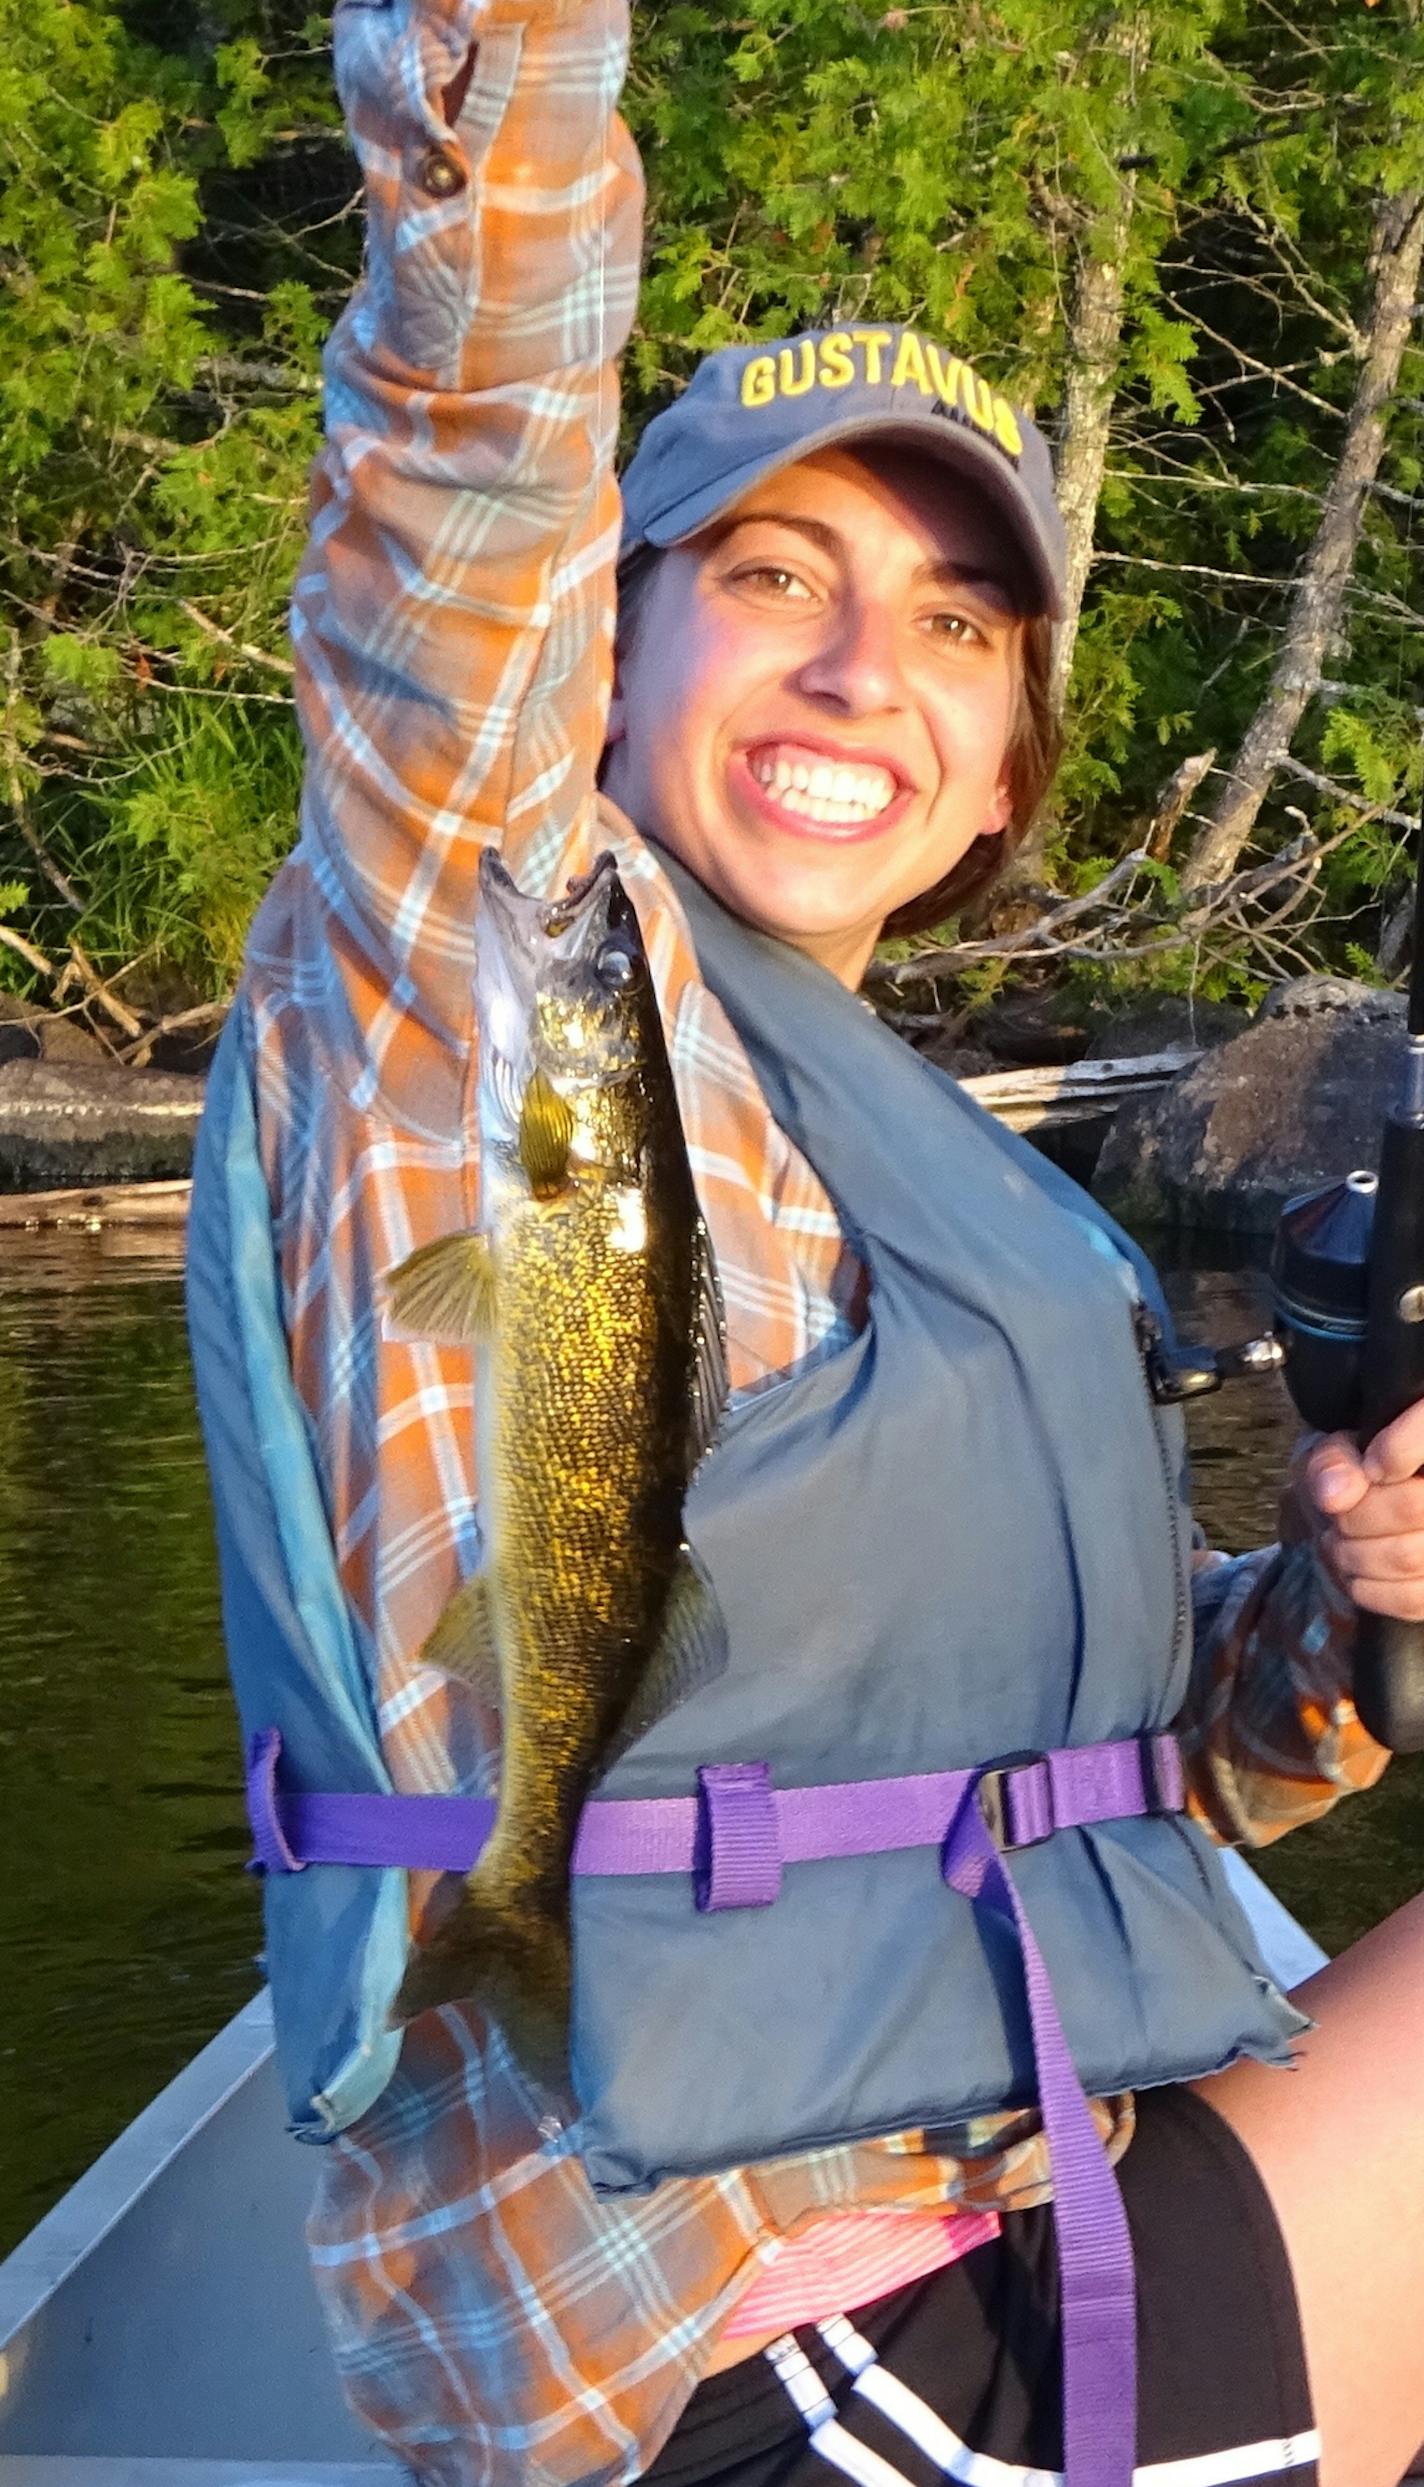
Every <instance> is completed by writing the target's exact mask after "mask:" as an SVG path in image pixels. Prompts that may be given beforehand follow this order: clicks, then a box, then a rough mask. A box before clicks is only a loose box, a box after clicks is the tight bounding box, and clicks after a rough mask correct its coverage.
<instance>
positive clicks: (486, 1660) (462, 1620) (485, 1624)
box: [420, 1572, 499, 1701]
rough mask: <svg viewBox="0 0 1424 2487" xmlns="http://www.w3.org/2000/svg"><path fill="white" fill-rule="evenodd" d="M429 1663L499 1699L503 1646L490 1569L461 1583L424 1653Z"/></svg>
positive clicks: (424, 1658) (491, 1697)
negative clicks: (496, 1622)
mask: <svg viewBox="0 0 1424 2487" xmlns="http://www.w3.org/2000/svg"><path fill="white" fill-rule="evenodd" d="M420 1655H421V1657H422V1659H423V1660H424V1661H425V1663H426V1665H427V1666H432V1667H439V1668H440V1670H441V1672H442V1673H443V1674H445V1675H458V1676H459V1678H460V1680H461V1682H462V1683H464V1684H472V1685H473V1686H474V1688H475V1691H476V1692H478V1693H483V1694H484V1696H485V1698H486V1699H487V1700H489V1701H497V1700H498V1699H499V1648H498V1645H497V1643H496V1641H495V1632H494V1608H493V1601H492V1599H491V1597H490V1584H489V1574H488V1572H475V1573H473V1574H472V1575H471V1577H470V1579H468V1580H464V1581H462V1582H461V1583H460V1586H459V1588H458V1589H457V1590H456V1592H455V1594H454V1596H453V1597H452V1599H451V1600H450V1603H449V1605H448V1606H447V1607H446V1609H445V1612H444V1614H443V1615H442V1616H441V1618H440V1621H439V1622H438V1623H437V1625H436V1627H435V1629H434V1631H433V1632H432V1633H431V1635H430V1638H429V1640H428V1641H427V1642H426V1643H425V1646H424V1648H423V1649H422V1650H421V1653H420Z"/></svg>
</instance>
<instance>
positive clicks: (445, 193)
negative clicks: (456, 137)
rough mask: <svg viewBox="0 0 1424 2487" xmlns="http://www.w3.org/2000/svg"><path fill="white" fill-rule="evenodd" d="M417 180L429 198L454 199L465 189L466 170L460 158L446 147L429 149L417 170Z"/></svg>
mask: <svg viewBox="0 0 1424 2487" xmlns="http://www.w3.org/2000/svg"><path fill="white" fill-rule="evenodd" d="M415 178H416V180H417V181H418V182H419V184H420V186H421V189H422V190H423V191H424V192H425V194H426V197H427V198H431V199H453V197H454V196H455V193H456V191H457V190H463V189H464V187H465V168H464V166H463V164H462V163H461V162H460V160H459V158H458V156H455V155H452V154H451V153H450V152H449V150H448V149H447V148H445V147H427V148H426V150H425V153H424V155H423V156H422V157H421V159H420V162H419V163H418V164H417V166H416V168H415Z"/></svg>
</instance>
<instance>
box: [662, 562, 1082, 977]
mask: <svg viewBox="0 0 1424 2487" xmlns="http://www.w3.org/2000/svg"><path fill="white" fill-rule="evenodd" d="M661 559H662V554H661V552H660V551H659V550H658V549H657V548H656V547H655V546H653V545H651V544H640V545H639V547H638V549H637V551H636V552H635V553H634V554H633V556H632V558H631V560H629V561H628V562H626V563H625V564H624V567H623V569H622V571H621V573H620V575H619V580H618V621H617V627H616V630H615V634H614V643H613V644H614V652H615V656H616V658H617V659H618V660H619V661H621V660H622V659H623V658H625V657H626V656H627V655H628V653H629V652H630V650H631V649H632V646H633V643H634V640H635V639H636V637H637V634H638V627H639V622H640V619H641V616H642V610H643V607H644V605H645V603H646V602H647V596H648V590H649V588H650V587H651V585H652V582H653V579H654V577H655V575H656V573H657V568H658V564H659V562H660V561H661ZM1052 678H1053V624H1052V623H1051V622H1050V621H1049V620H1048V618H1047V616H1046V615H1045V614H1041V613H1032V614H1028V615H1026V616H1025V617H1024V620H1023V623H1022V637H1021V639H1020V642H1019V691H1018V708H1017V714H1016V715H1015V718H1014V724H1013V731H1012V733H1011V734H1010V736H1009V749H1008V777H1009V820H1008V826H1007V828H1004V829H998V830H995V831H993V832H992V833H991V834H990V835H988V836H985V837H982V838H976V839H975V841H974V844H973V845H972V846H971V847H970V848H969V850H968V852H967V853H966V854H963V855H961V856H960V858H959V861H958V863H957V864H956V865H955V867H954V870H953V871H952V872H947V873H946V874H945V876H944V878H943V880H942V881H936V882H935V884H934V887H933V888H932V889H927V890H924V891H923V892H922V893H921V895H920V896H919V897H918V898H911V899H909V900H907V902H906V904H905V905H904V906H903V907H897V908H896V909H895V912H894V914H893V915H890V916H887V917H886V919H885V925H884V931H885V933H886V934H887V935H894V934H897V933H923V932H927V931H928V930H929V929H930V927H931V926H932V925H935V924H942V923H943V922H944V921H945V919H946V917H948V916H951V915H958V914H959V913H961V911H962V910H963V909H964V908H965V907H967V906H968V905H969V903H970V900H971V899H974V898H979V897H981V896H982V895H983V893H984V892H985V891H986V890H987V889H989V888H991V887H992V885H993V883H994V882H995V881H996V880H997V879H998V878H999V875H1000V873H1002V872H1003V871H1004V870H1005V868H1006V866H1007V865H1008V864H1009V863H1011V862H1012V860H1013V857H1014V855H1015V853H1016V852H1017V850H1018V848H1019V847H1020V845H1021V844H1022V843H1023V840H1024V838H1025V837H1026V836H1027V835H1028V832H1029V830H1030V828H1031V827H1032V826H1033V822H1034V820H1035V818H1036V816H1037V814H1038V810H1039V806H1040V805H1041V803H1042V802H1043V799H1044V797H1045V795H1046V794H1047V792H1048V789H1049V787H1050V786H1051V785H1052V783H1053V779H1054V774H1055V772H1056V770H1057V767H1058V761H1059V756H1060V754H1061V752H1062V748H1063V736H1062V732H1061V730H1060V727H1059V722H1058V718H1057V715H1056V714H1055V711H1054V707H1053V696H1052V690H1051V684H1052Z"/></svg>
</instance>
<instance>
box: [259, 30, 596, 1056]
mask: <svg viewBox="0 0 1424 2487" xmlns="http://www.w3.org/2000/svg"><path fill="white" fill-rule="evenodd" d="M335 44H336V69H337V80H338V84H339V87H340V91H341V96H342V101H343V104H344V106H345V110H346V114H347V118H348V122H349V125H350V128H351V132H352V137H353V140H354V143H355V146H356V149H357V153H358V155H359V157H360V160H361V167H362V172H363V175H364V180H365V190H366V204H367V219H368V242H367V264H366V272H365V276H364V279H363V282H362V284H361V285H360V287H359V289H358V291H357V292H356V294H355V296H354V298H353V300H352V301H351V303H350V305H349V306H348V308H347V310H346V312H345V314H344V315H343V317H342V319H341V320H340V322H339V324H338V326H337V328H336V330H335V332H334V334H333V336H332V338H331V341H330V344H329V346H328V348H327V354H326V386H327V398H326V431H327V444H326V448H325V451H324V454H323V456H322V458H321V459H320V461H319V463H318V466H317V470H316V477H315V486H314V493H313V502H312V528H311V541H310V546H309V549H308V553H307V557H306V560H305V562H304V564H303V567H302V570H301V574H300V576H299V578H298V582H297V588H296V594H295V599H294V603H293V614H292V632H293V645H294V649H295V655H296V661H297V697H298V704H299V710H300V715H301V721H302V728H303V733H304V736H305V739H306V746H307V760H308V767H307V785H306V797H305V806H304V816H303V847H302V851H301V856H300V857H299V859H298V872H299V876H300V865H301V862H302V860H304V861H305V864H306V867H307V874H306V876H301V877H305V878H306V879H307V883H308V886H307V891H306V896H307V899H308V900H309V901H311V900H314V901H315V902H316V915H317V918H318V919H319V917H320V914H321V912H322V911H323V910H328V911H329V913H330V917H331V919H332V921H331V924H330V927H329V936H330V943H331V948H332V949H333V950H334V951H335V953H336V955H337V957H338V959H339V960H340V961H341V964H342V974H343V981H344V982H345V983H346V984H347V987H348V994H349V995H350V996H351V998H352V1002H353V1008H352V1012H351V1014H350V1016H349V1018H348V1025H349V1026H351V1027H352V1029H353V1033H356V1034H357V1035H358V1042H363V1043H364V1044H365V1045H366V1046H367V1047H368V1048H369V1049H373V1050H375V1051H376V1053H377V1057H378V1058H377V1059H376V1060H375V1061H374V1062H369V1063H368V1064H367V1066H366V1067H367V1069H368V1071H369V1072H370V1073H371V1074H373V1075H374V1077H375V1078H376V1080H377V1081H379V1080H380V1079H381V1076H382V1064H381V1061H380V1059H379V1051H380V1042H381V1037H380V1032H381V1030H382V1028H383V1026H385V1025H386V1024H387V1023H388V1021H389V1019H390V1017H391V1012H390V1010H389V1007H388V1006H386V1007H383V1006H382V997H389V996H392V995H393V996H395V997H396V998H397V1004H398V1010H399V1013H400V1014H402V1015H404V1014H408V1013H410V1012H412V1011H413V1012H414V1013H415V1014H416V1015H417V1016H418V1017H419V1018H420V1019H421V1020H422V1021H423V1022H424V1026H425V1030H426V1032H427V1034H428V1035H429V1036H431V1037H434V1038H435V1039H436V1041H437V1042H439V1041H441V1040H443V1041H444V1042H446V1043H448V1044H451V1045H457V1046H463V1044H464V1043H465V1041H466V1039H467V1037H468V1033H469V1027H470V1011H471V965H472V918H473V911H474V893H475V869H476V861H477V853H478V848H479V846H480V845H481V844H487V843H491V842H495V841H499V842H501V843H502V844H503V845H504V848H505V850H506V854H507V858H508V860H509V862H510V865H511V868H512V869H513V870H514V872H515V873H516V875H517V876H518V877H519V878H521V879H523V880H524V881H526V882H528V883H530V884H533V885H539V884H541V883H542V884H543V885H546V886H547V885H550V884H552V883H553V882H555V881H556V880H559V879H561V878H562V877H563V876H564V874H565V873H566V872H567V871H568V870H570V869H574V868H577V866H578V865H579V864H580V863H581V861H582V860H583V855H582V848H581V841H582V839H583V836H584V833H585V828H586V823H587V821H588V819H589V816H590V813H591V807H592V800H593V793H594V773H595V770H596V767H597V763H598V757H599V752H600V748H601V743H602V731H603V715H604V704H605V699H606V691H607V668H608V647H609V640H610V630H611V618H612V606H613V565H614V560H615V556H616V551H617V523H618V503H617V494H616V489H615V486H614V482H613V473H612V458H613V448H614V437H615V429H616V419H617V402H618V401H617V386H616V379H615V374H614V362H613V358H614V357H615V356H616V354H617V353H618V351H619V349H620V348H621V346H622V344H623V342H624V340H625V338H626V334H627V330H628V326H629V323H630V320H631V316H632V308H633V302H634V297H635V289H636V280H637V260H638V244H639V232H640V207H641V187H640V181H639V174H638V165H637V158H636V155H635V154H634V151H633V148H632V144H631V141H630V140H629V138H628V136H627V133H626V131H625V130H624V129H623V127H622V125H621V123H620V122H619V120H618V118H617V115H616V109H615V107H616V102H617V97H618V92H619V88H620V84H621V80H622V76H623V70H624V64H625V57H626V24H625V11H624V8H623V6H622V0H341V5H340V6H339V7H338V8H337V11H336V26H335ZM279 887H280V885H279ZM274 897H276V893H274ZM277 904H278V906H279V907H280V905H281V900H280V899H278V900H277ZM302 912H303V914H304V915H305V916H306V919H307V924H308V928H309V932H310V931H311V930H312V929H315V928H314V926H313V917H312V914H311V912H310V911H309V908H308V907H303V910H302ZM286 929H287V933H288V937H290V933H291V930H292V927H291V924H290V921H289V923H288V926H287V928H286ZM262 930H263V928H262V927H261V926H260V925H259V928H258V935H257V940H256V943H255V945H254V946H255V950H256V951H257V952H260V951H261V949H262V947H263V939H262ZM278 946H279V947H281V948H286V947H287V943H286V942H285V941H284V942H282V943H280V944H279V945H278ZM298 946H299V947H309V946H310V944H309V942H308V943H303V944H299V945H298ZM289 955H290V952H289Z"/></svg>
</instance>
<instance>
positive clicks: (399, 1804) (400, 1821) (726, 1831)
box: [247, 1727, 1183, 1908]
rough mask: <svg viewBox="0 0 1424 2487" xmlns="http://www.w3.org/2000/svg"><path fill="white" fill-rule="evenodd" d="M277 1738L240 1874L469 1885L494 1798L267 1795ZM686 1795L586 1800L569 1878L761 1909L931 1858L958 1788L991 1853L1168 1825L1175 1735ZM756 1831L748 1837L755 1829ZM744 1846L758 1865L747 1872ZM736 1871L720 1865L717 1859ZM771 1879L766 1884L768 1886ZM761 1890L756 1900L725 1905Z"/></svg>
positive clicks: (263, 1747)
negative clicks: (797, 1881)
mask: <svg viewBox="0 0 1424 2487" xmlns="http://www.w3.org/2000/svg"><path fill="white" fill-rule="evenodd" d="M281 1752H282V1739H281V1737H280V1735H279V1734H278V1732H277V1730H276V1728H274V1727H269V1728H264V1729H263V1730H262V1731H261V1732H260V1733H259V1734H258V1735H256V1736H254V1737H253V1739H252V1744H251V1747H250V1750H249V1753H248V1771H247V1808H248V1815H249V1818H250V1820H251V1823H252V1839H253V1848H254V1856H253V1864H254V1865H255V1866H256V1867H258V1868H259V1869H260V1870H262V1871H265V1872H267V1873H295V1872H297V1871H298V1870H299V1869H300V1868H301V1867H302V1866H304V1865H403V1866H408V1867H411V1868H417V1869H419V1868H423V1869H425V1870H426V1871H427V1872H432V1873H453V1874H468V1872H469V1871H470V1868H471V1867H472V1866H473V1865H474V1863H475V1860H476V1858H477V1857H478V1856H479V1853H480V1850H481V1849H482V1848H483V1846H484V1844H485V1842H486V1840H487V1839H488V1838H489V1835H490V1832H491V1830H492V1829H493V1827H494V1816H495V1805H494V1799H493V1798H492V1797H480V1796H379V1795H370V1796H326V1795H320V1794H309V1793H306V1792H305V1791H302V1790H294V1789H291V1788H284V1787H281V1786H280V1785H279V1784H278V1775H277V1774H278V1765H279V1763H280V1760H281ZM698 1780H699V1784H700V1788H701V1793H700V1795H698V1796H650V1797H634V1798H623V1797H612V1798H596V1799H595V1800H594V1801H593V1802H592V1803H591V1804H588V1805H585V1807H584V1810H583V1815H582V1818H581V1820H580V1822H579V1830H578V1838H577V1840H576V1841H575V1843H574V1860H573V1862H574V1872H575V1873H576V1874H694V1873H696V1874H697V1875H698V1876H699V1877H702V1878H705V1880H706V1883H707V1887H708V1889H709V1890H710V1891H712V1892H713V1893H714V1894H715V1896H714V1897H712V1898H710V1899H709V1900H707V1901H705V1902H704V1903H703V1905H704V1906H708V1907H712V1908H726V1907H738V1906H742V1907H746V1906H750V1907H761V1906H765V1905H766V1902H767V1900H770V1899H774V1898H775V1896H776V1890H775V1881H774V1878H773V1874H772V1867H773V1864H778V1865H803V1864H807V1863H809V1862H811V1861H812V1860H813V1859H816V1858H820V1857H870V1856H880V1855H884V1854H886V1853H887V1852H889V1851H890V1850H892V1849H899V1848H941V1847H943V1845H944V1842H945V1840H946V1838H947V1837H948V1835H949V1832H950V1829H951V1827H952V1825H953V1824H954V1823H955V1822H956V1821H957V1820H958V1818H959V1815H960V1812H961V1810H962V1808H963V1804H964V1799H965V1797H966V1796H967V1795H968V1793H969V1791H970V1789H971V1788H972V1787H975V1786H976V1782H977V1788H978V1795H979V1801H980V1804H981V1806H982V1808H983V1811H984V1814H985V1816H986V1818H987V1820H988V1822H989V1825H990V1828H991V1830H992V1832H993V1834H994V1839H995V1845H996V1846H998V1847H1002V1848H1023V1847H1027V1846H1029V1845H1031V1844H1032V1843H1033V1842H1035V1841H1037V1840H1040V1839H1046V1838H1047V1837H1048V1836H1049V1834H1050V1832H1052V1831H1055V1830H1071V1829H1075V1828H1081V1827H1082V1826H1083V1825H1084V1824H1085V1823H1091V1822H1111V1821H1121V1820H1123V1819H1125V1818H1127V1817H1128V1816H1131V1815H1134V1814H1144V1813H1175V1812H1177V1811H1179V1810H1180V1808H1181V1804H1182V1795H1183V1780H1182V1764H1181V1756H1180V1754H1179V1753H1178V1751H1177V1746H1176V1740H1175V1738H1173V1737H1172V1736H1169V1735H1164V1736H1133V1737H1128V1738H1127V1739H1125V1740H1124V1741H1122V1742H1119V1743H1113V1744H1087V1745H1079V1746H1077V1747H1076V1748H1075V1749H1074V1750H1073V1751H1070V1752H1061V1753H1049V1754H1043V1755H1037V1756H1030V1757H1028V1758H1026V1759H1025V1760H1024V1761H1022V1762H1016V1763H1007V1764H1004V1765H1001V1766H1000V1767H999V1768H996V1769H992V1770H985V1771H978V1772H976V1771H972V1770H934V1771H921V1772H917V1773H915V1774H914V1775H912V1776H910V1777H908V1778H900V1779H847V1780H841V1781H838V1782H833V1783H831V1784H829V1785H827V1786H824V1787H811V1788H776V1787H773V1786H772V1784H771V1777H770V1773H769V1771H768V1770H767V1767H766V1765H765V1763H764V1762H751V1763H748V1762H735V1763H710V1764H706V1765H704V1767H703V1769H702V1770H701V1771H699V1773H698ZM753 1822H754V1823H755V1829H754V1831H753V1828H752V1825H753ZM748 1841H753V1842H754V1844H755V1845H756V1846H757V1852H758V1855H759V1857H760V1859H761V1863H760V1864H759V1866H758V1868H757V1871H756V1874H755V1875H753V1874H752V1873H751V1871H750V1868H749V1867H748V1866H747V1865H746V1863H745V1859H746V1857H747V1855H748V1854H749V1849H748V1845H747V1843H748ZM729 1843H730V1848H731V1850H732V1852H733V1853H734V1854H736V1855H738V1856H740V1857H741V1858H742V1859H743V1863H742V1864H741V1865H738V1866H735V1867H733V1866H732V1865H730V1864H729V1863H728V1861H727V1857H726V1855H725V1854H724V1853H722V1852H724V1851H725V1850H726V1849H727V1847H728V1845H729ZM776 1879H779V1877H778V1878H776ZM754 1884H755V1885H756V1886H757V1887H758V1888H761V1887H763V1886H764V1888H765V1898H755V1897H750V1896H748V1897H735V1896H724V1894H727V1895H731V1894H736V1893H738V1892H739V1891H745V1892H746V1893H748V1894H750V1892H751V1891H752V1888H753V1885H754Z"/></svg>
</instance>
